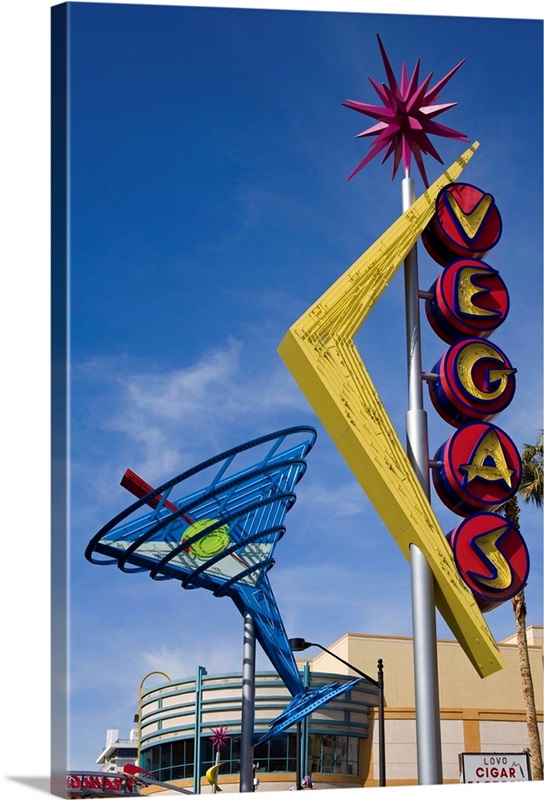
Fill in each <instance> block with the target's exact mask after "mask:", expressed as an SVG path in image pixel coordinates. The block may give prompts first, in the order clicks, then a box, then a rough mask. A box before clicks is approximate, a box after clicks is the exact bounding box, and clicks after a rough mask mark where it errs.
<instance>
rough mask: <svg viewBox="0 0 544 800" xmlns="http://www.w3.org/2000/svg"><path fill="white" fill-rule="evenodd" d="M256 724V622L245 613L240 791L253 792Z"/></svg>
mask: <svg viewBox="0 0 544 800" xmlns="http://www.w3.org/2000/svg"><path fill="white" fill-rule="evenodd" d="M254 726H255V624H254V622H253V617H252V616H251V614H248V613H246V614H244V655H243V669H242V732H241V739H240V792H253V791H254V786H253V732H254Z"/></svg>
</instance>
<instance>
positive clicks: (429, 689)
mask: <svg viewBox="0 0 544 800" xmlns="http://www.w3.org/2000/svg"><path fill="white" fill-rule="evenodd" d="M415 199H416V198H415V184H414V181H413V179H412V178H410V177H409V174H408V170H406V177H405V178H404V180H403V181H402V211H403V212H406V211H407V210H408V209H409V208H410V206H411V205H412V204H413V203H414V202H415ZM404 285H405V301H406V343H407V361H408V396H409V404H408V412H407V414H406V434H407V452H408V458H409V459H410V463H411V464H412V466H413V467H414V469H415V471H416V474H417V476H418V478H419V481H420V483H421V485H422V487H423V489H424V490H425V493H426V495H427V497H429V496H430V485H429V454H428V437H427V414H426V412H425V410H424V408H423V386H422V378H421V375H422V367H421V333H420V325H419V285H418V264H417V246H416V245H414V247H413V248H412V250H411V251H410V252H409V253H408V255H407V257H406V259H405V261H404ZM410 565H411V576H412V625H413V642H414V676H415V707H416V737H417V764H418V783H419V784H420V785H427V784H440V783H442V753H441V739H440V702H439V694H438V662H437V651H436V612H435V603H434V582H433V574H432V571H431V568H430V567H429V565H428V563H427V560H426V559H425V556H424V555H423V553H422V552H421V550H420V549H419V548H418V547H416V545H414V544H411V545H410Z"/></svg>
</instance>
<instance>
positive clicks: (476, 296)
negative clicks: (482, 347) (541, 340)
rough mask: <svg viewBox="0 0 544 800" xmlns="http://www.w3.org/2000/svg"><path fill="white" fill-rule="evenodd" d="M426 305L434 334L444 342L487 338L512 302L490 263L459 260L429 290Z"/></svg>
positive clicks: (504, 315) (465, 259)
mask: <svg viewBox="0 0 544 800" xmlns="http://www.w3.org/2000/svg"><path fill="white" fill-rule="evenodd" d="M430 293H431V294H432V295H433V297H432V298H431V299H428V300H427V301H426V303H425V311H426V313H427V319H428V320H429V324H430V326H431V328H432V329H433V331H434V332H435V333H436V335H437V336H440V338H441V339H443V340H444V341H445V342H449V343H451V342H454V341H456V339H459V337H460V336H480V337H482V338H485V337H487V336H489V334H490V333H491V332H492V331H494V330H495V329H496V328H498V327H499V325H501V324H502V323H503V322H504V320H505V319H506V317H507V315H508V311H509V308H510V300H509V297H508V291H507V289H506V286H505V284H504V281H503V280H502V278H501V277H500V275H499V273H498V272H497V270H496V269H493V267H490V266H489V264H485V263H484V262H483V261H478V260H477V259H475V258H458V259H455V261H452V262H451V263H450V264H448V266H447V267H445V268H444V270H443V271H442V272H441V273H440V275H439V276H438V278H437V280H436V281H435V283H434V284H433V286H432V287H431V289H430Z"/></svg>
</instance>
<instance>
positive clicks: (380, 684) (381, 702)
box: [289, 639, 385, 786]
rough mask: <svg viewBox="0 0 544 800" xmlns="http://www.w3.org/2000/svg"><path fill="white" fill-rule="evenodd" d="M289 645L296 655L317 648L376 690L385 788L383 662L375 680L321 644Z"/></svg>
mask: <svg viewBox="0 0 544 800" xmlns="http://www.w3.org/2000/svg"><path fill="white" fill-rule="evenodd" d="M289 645H290V647H291V650H293V652H295V653H298V652H300V651H301V650H307V649H308V648H309V647H319V649H320V650H323V651H324V652H325V653H328V654H329V655H330V656H332V657H333V658H336V660H337V661H341V662H342V664H345V665H346V667H349V669H352V670H353V671H354V672H356V673H357V675H360V676H361V677H362V678H365V679H366V680H367V681H368V682H369V683H371V684H372V685H373V686H376V687H377V688H378V725H379V728H378V729H379V735H380V743H379V753H378V755H379V771H380V786H385V725H384V695H383V660H382V659H381V658H379V659H378V680H376V679H375V678H371V677H370V675H367V674H366V673H365V672H362V671H361V670H360V669H357V667H354V666H353V664H350V663H348V662H347V661H344V659H343V658H340V656H337V655H336V653H333V652H332V650H327V648H326V647H323V645H322V644H318V643H317V642H307V641H306V639H289Z"/></svg>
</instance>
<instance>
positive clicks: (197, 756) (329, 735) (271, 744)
mask: <svg viewBox="0 0 544 800" xmlns="http://www.w3.org/2000/svg"><path fill="white" fill-rule="evenodd" d="M301 674H302V676H303V680H304V684H305V686H306V687H307V688H312V689H313V688H317V687H319V686H320V685H322V684H324V683H328V682H330V681H331V680H339V679H340V680H342V679H345V678H346V677H347V676H345V675H344V676H341V675H337V674H331V673H321V672H311V673H310V671H309V669H308V665H307V664H306V665H304V668H303V670H302V672H301ZM241 697H242V674H241V673H225V674H214V675H208V674H207V672H206V670H205V669H204V668H203V667H199V668H198V669H197V672H196V674H195V675H194V676H193V677H192V678H185V679H182V680H173V681H169V682H166V683H163V684H160V685H159V686H155V687H153V688H152V689H149V690H147V691H145V692H143V693H142V697H141V702H140V715H141V739H140V764H141V766H142V767H144V768H145V769H147V770H149V772H151V773H152V774H153V776H154V777H155V778H156V779H157V780H160V781H166V782H174V783H176V784H179V785H181V786H184V787H186V788H188V789H191V790H192V791H195V792H201V791H209V790H210V784H209V783H208V781H207V780H206V777H205V776H206V770H207V769H209V768H210V767H211V766H212V765H213V764H214V763H215V759H216V753H215V750H214V748H213V745H212V741H211V737H212V735H213V730H214V729H216V728H220V727H224V728H226V729H227V731H228V740H227V742H226V744H225V745H224V746H223V747H222V748H221V751H220V761H221V767H220V785H221V788H222V790H223V791H225V790H226V791H228V790H229V789H230V790H231V791H233V792H238V791H239V783H240V736H241ZM290 700H291V695H290V694H289V693H288V691H287V690H286V688H285V686H284V685H283V682H282V681H281V679H280V678H279V676H278V675H277V674H276V673H275V672H257V674H256V676H255V738H256V739H258V737H259V735H260V734H264V733H266V732H267V731H268V727H269V723H270V722H272V720H274V719H275V718H276V717H277V716H278V715H279V714H280V713H281V712H282V711H283V710H284V708H285V707H286V705H287V704H288V703H289V701H290ZM377 703H378V690H377V688H376V687H375V686H373V685H372V684H371V683H369V682H367V681H365V680H361V682H360V683H359V684H358V685H357V686H356V687H355V688H352V689H351V690H350V691H349V692H346V693H344V694H342V695H339V696H338V697H337V698H336V699H334V700H332V701H331V702H330V703H328V704H327V705H326V706H325V707H324V708H321V709H319V710H318V711H317V712H315V713H314V714H312V715H311V716H310V717H309V719H307V720H304V721H303V722H302V723H301V725H300V731H297V727H296V726H293V727H292V728H290V729H289V730H288V731H287V732H285V733H283V734H281V735H280V736H278V737H276V738H274V739H272V740H270V741H267V742H264V743H263V744H262V745H257V746H256V747H255V750H254V759H253V760H254V765H255V779H256V781H257V782H258V783H257V784H256V785H261V788H263V789H265V788H266V789H269V790H271V791H272V790H281V789H289V788H291V787H292V786H294V784H295V781H296V768H297V748H298V747H300V753H301V754H303V755H302V758H301V773H302V774H303V775H306V774H308V775H311V776H312V781H313V782H314V784H317V783H321V784H323V786H325V785H327V786H329V787H335V786H353V787H356V786H360V785H361V784H360V779H359V774H360V770H361V752H362V743H363V742H364V741H365V740H367V739H368V738H369V737H371V736H372V726H373V719H374V717H375V709H376V706H377ZM299 735H300V740H299ZM265 784H266V786H265Z"/></svg>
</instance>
